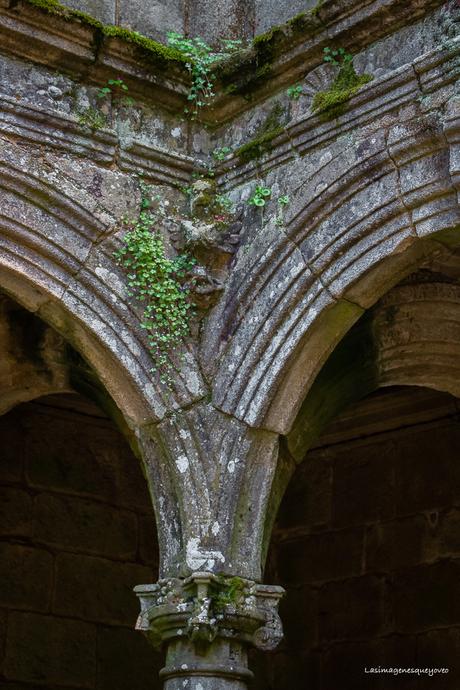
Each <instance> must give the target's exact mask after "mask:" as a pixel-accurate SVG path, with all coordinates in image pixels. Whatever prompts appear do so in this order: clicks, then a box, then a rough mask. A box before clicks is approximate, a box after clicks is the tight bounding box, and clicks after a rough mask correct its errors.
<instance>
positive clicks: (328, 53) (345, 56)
mask: <svg viewBox="0 0 460 690" xmlns="http://www.w3.org/2000/svg"><path fill="white" fill-rule="evenodd" d="M323 52H324V62H329V63H330V64H331V65H335V66H339V67H340V66H341V65H346V64H347V62H352V61H353V55H351V53H347V52H346V50H345V48H338V49H337V50H333V49H332V48H324V51H323Z"/></svg>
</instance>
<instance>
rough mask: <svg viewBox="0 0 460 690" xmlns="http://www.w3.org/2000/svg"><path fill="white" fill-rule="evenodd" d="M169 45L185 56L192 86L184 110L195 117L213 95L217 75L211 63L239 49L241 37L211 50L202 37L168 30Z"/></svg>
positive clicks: (219, 60)
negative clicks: (192, 36) (188, 103)
mask: <svg viewBox="0 0 460 690" xmlns="http://www.w3.org/2000/svg"><path fill="white" fill-rule="evenodd" d="M167 39H168V46H169V47H170V48H173V49H174V50H177V51H178V53H180V54H181V55H182V56H183V57H184V58H185V59H186V63H185V64H186V67H187V69H188V71H189V72H190V75H191V77H192V86H191V87H190V92H189V94H188V96H187V100H188V101H189V102H190V106H191V107H190V108H189V107H186V108H185V113H186V114H187V115H189V116H190V117H192V118H195V117H196V116H197V114H198V112H199V110H200V108H203V107H204V106H206V105H209V103H210V101H211V100H212V98H213V97H214V95H215V94H214V82H215V80H216V76H215V74H214V72H213V69H214V67H215V66H216V65H217V64H218V63H219V62H222V61H223V60H225V59H227V58H228V57H230V56H231V55H232V54H233V53H235V52H236V51H237V50H239V49H240V47H241V45H242V41H239V40H237V41H232V40H225V41H222V44H221V45H222V50H221V51H214V50H213V49H212V48H211V47H210V46H209V45H208V44H207V43H206V42H205V41H203V39H202V38H199V37H195V38H186V37H185V36H183V35H182V34H179V33H177V32H175V31H168V34H167Z"/></svg>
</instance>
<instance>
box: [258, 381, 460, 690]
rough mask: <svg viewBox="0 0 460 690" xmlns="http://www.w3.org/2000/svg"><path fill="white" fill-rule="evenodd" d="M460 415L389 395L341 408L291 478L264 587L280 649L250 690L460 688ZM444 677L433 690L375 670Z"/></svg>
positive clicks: (447, 399)
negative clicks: (424, 671) (439, 671)
mask: <svg viewBox="0 0 460 690" xmlns="http://www.w3.org/2000/svg"><path fill="white" fill-rule="evenodd" d="M459 451H460V401H459V400H458V399H456V398H454V397H452V396H450V395H448V394H445V393H439V392H436V391H433V390H429V389H426V388H418V387H402V386H401V387H396V386H395V387H391V388H384V389H380V390H378V391H376V392H375V393H372V394H371V395H369V396H367V397H366V398H364V399H362V400H361V401H360V402H358V403H355V404H353V405H351V406H349V407H348V408H347V409H346V410H345V411H344V412H342V413H341V414H340V415H339V416H338V417H337V418H336V419H335V421H333V422H332V423H331V424H329V426H328V427H327V428H326V429H325V430H324V432H323V433H322V435H321V437H320V438H319V439H318V440H317V442H316V443H315V444H314V445H313V447H311V448H310V450H309V451H308V453H307V455H306V457H305V460H304V461H303V462H302V463H301V464H300V465H299V466H298V467H297V470H296V471H295V473H294V476H293V478H292V479H291V482H290V484H289V487H288V489H287V491H286V494H285V496H284V499H283V501H282V504H281V507H280V510H279V513H278V517H277V521H276V524H275V528H274V531H273V535H272V541H271V545H270V550H269V557H268V564H267V569H266V581H267V582H273V583H276V584H281V585H283V586H284V587H285V588H286V590H287V596H286V599H285V601H284V602H283V603H282V606H281V616H282V618H283V622H284V626H285V635H286V637H285V641H284V642H283V644H282V647H281V648H280V649H279V650H278V651H277V652H276V653H275V654H273V655H272V656H271V658H269V659H267V658H264V657H262V656H261V655H260V656H259V655H255V656H254V659H253V666H254V667H255V668H257V677H258V683H257V687H258V688H259V687H260V688H261V689H262V688H264V690H267V689H268V688H270V689H271V688H273V690H274V689H275V688H276V690H288V689H289V690H291V688H304V687H305V688H308V690H347V689H348V688H349V689H350V690H351V689H353V690H359V688H363V689H364V688H365V689H366V690H373V689H374V688H375V689H377V688H379V689H384V690H387V689H388V688H392V687H406V688H410V689H411V690H413V689H416V688H422V687H428V686H429V687H433V688H437V689H438V688H450V689H452V690H458V687H460V662H459V661H458V660H459V659H460V462H459ZM378 666H385V667H420V668H425V667H438V668H439V667H448V668H449V669H450V670H449V673H448V674H444V675H439V676H437V677H436V678H429V677H420V678H418V677H417V676H413V675H412V676H411V675H404V676H400V677H394V676H392V677H391V678H390V677H388V676H387V675H383V674H380V675H371V674H369V673H366V671H365V669H366V668H367V669H370V668H372V667H378Z"/></svg>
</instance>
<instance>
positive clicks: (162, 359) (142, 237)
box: [115, 182, 195, 385]
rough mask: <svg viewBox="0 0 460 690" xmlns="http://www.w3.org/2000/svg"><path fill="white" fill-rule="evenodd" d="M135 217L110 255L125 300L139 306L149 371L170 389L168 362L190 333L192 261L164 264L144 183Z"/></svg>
mask: <svg viewBox="0 0 460 690" xmlns="http://www.w3.org/2000/svg"><path fill="white" fill-rule="evenodd" d="M140 186H141V192H142V200H141V208H140V212H139V216H138V218H137V219H136V220H135V221H134V222H132V223H128V227H129V229H128V232H127V233H126V234H125V236H124V238H123V247H122V248H121V249H120V250H118V251H117V252H116V254H115V256H116V259H117V261H118V263H119V264H120V265H121V266H122V267H123V268H124V269H125V270H126V273H127V279H128V295H129V297H133V298H135V299H136V300H137V301H138V302H139V303H140V304H141V305H142V307H143V316H142V322H141V327H142V328H143V329H144V330H145V331H146V333H147V338H148V343H149V348H150V352H151V355H152V358H153V360H154V367H153V368H152V371H157V372H158V373H159V378H160V381H161V382H162V383H164V384H167V385H168V384H171V382H172V374H173V371H174V369H175V367H174V366H173V364H172V363H171V360H170V355H171V353H172V352H173V351H174V350H177V349H178V348H180V346H181V345H182V344H183V342H184V340H185V339H186V338H187V336H188V335H189V332H190V318H191V316H192V314H193V311H194V308H193V304H192V301H191V299H190V287H191V284H190V282H187V276H188V273H189V272H190V270H191V269H192V267H193V265H194V264H195V260H194V259H193V258H192V257H190V256H188V255H187V254H182V255H179V256H177V257H176V258H173V259H169V258H168V257H167V256H166V254H165V245H164V241H163V237H162V235H161V232H160V230H159V228H158V223H159V218H158V216H157V215H156V214H155V213H154V212H153V211H152V210H151V208H150V206H151V202H150V199H149V188H148V186H147V185H145V184H144V183H143V182H141V184H140Z"/></svg>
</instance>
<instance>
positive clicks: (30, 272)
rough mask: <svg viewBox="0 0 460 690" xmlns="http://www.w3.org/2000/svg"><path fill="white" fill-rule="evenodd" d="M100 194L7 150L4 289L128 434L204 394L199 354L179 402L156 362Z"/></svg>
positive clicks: (1, 258) (1, 161) (0, 267)
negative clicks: (70, 350) (114, 409)
mask: <svg viewBox="0 0 460 690" xmlns="http://www.w3.org/2000/svg"><path fill="white" fill-rule="evenodd" d="M117 220H118V219H117V218H114V217H113V216H112V215H111V214H110V213H109V212H108V211H107V210H106V209H105V208H103V207H101V205H100V204H98V203H97V200H96V199H95V195H94V194H93V195H91V193H90V192H89V191H88V190H87V189H85V188H83V187H81V186H78V185H77V184H76V183H74V182H69V180H68V179H66V180H65V188H63V185H62V184H61V181H60V173H59V171H58V170H53V169H52V170H51V171H50V166H49V165H48V166H46V165H45V166H43V169H42V168H40V166H39V164H38V163H37V161H36V160H35V159H34V158H33V157H32V156H31V157H30V158H28V157H27V156H26V154H24V153H23V150H22V149H20V148H19V147H14V148H13V147H8V146H5V147H3V146H2V149H1V151H0V287H1V288H2V289H3V290H4V291H6V292H7V293H8V294H10V296H11V297H13V298H14V299H15V300H17V301H18V302H19V303H20V304H22V305H23V306H24V307H25V308H26V309H29V310H31V311H35V312H36V313H37V315H38V316H40V317H41V318H42V319H43V320H44V321H45V322H47V323H48V324H50V325H51V326H53V328H55V329H56V330H57V331H58V332H59V333H61V334H62V335H63V336H64V337H65V338H66V340H68V342H69V343H70V344H71V345H72V346H73V347H74V348H75V349H76V350H77V351H78V352H80V354H81V355H82V356H83V357H84V358H85V359H86V361H87V362H88V363H89V364H90V366H91V367H92V368H93V369H94V370H95V372H96V373H97V375H98V377H99V378H100V380H101V382H102V383H103V385H104V386H105V387H106V389H107V391H108V393H109V394H110V396H111V397H112V398H113V399H114V401H115V402H116V404H117V405H118V406H119V408H120V411H121V412H122V414H123V415H124V416H125V418H126V420H127V422H128V424H129V425H130V426H132V427H133V426H140V425H142V424H146V423H151V422H155V421H158V420H159V419H161V418H162V417H163V416H164V414H165V411H166V409H167V408H168V407H169V408H172V407H174V406H178V405H179V404H187V403H189V402H191V401H192V400H193V399H194V398H195V397H197V396H199V395H201V394H202V391H201V380H200V377H199V374H198V372H197V369H196V367H195V366H194V358H193V355H192V352H188V351H186V352H185V358H184V367H183V369H184V371H185V367H187V369H188V375H187V378H186V376H185V374H184V375H183V376H182V375H180V374H179V375H178V377H177V387H176V390H175V391H174V393H171V392H170V391H166V390H164V389H163V388H162V387H161V386H160V385H159V384H157V383H156V382H155V378H154V376H153V375H152V373H151V367H152V360H151V358H150V355H149V353H148V349H147V347H146V342H145V340H143V337H142V331H141V329H140V327H139V314H138V313H136V311H135V309H134V308H133V306H132V304H131V303H130V302H129V300H128V298H127V295H126V287H125V277H124V276H123V274H122V272H121V271H120V269H119V267H118V266H117V265H116V262H115V259H114V256H113V254H114V251H115V250H116V248H117V247H118V246H120V235H119V233H120V231H119V230H116V228H117Z"/></svg>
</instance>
